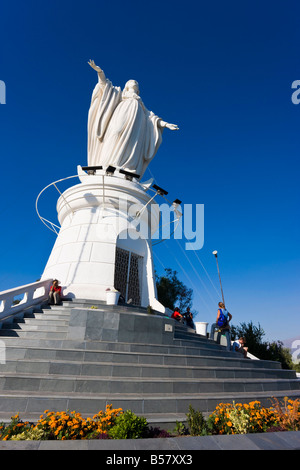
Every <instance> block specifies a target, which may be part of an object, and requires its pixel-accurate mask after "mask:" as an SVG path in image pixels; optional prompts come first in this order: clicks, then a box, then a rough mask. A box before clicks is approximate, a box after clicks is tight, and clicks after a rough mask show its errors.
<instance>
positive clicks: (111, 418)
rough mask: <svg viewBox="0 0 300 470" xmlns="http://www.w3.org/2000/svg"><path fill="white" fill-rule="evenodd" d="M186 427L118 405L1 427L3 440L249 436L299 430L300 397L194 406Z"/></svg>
mask: <svg viewBox="0 0 300 470" xmlns="http://www.w3.org/2000/svg"><path fill="white" fill-rule="evenodd" d="M187 424H188V427H186V426H185V425H184V424H183V423H179V422H177V423H176V427H175V429H174V430H173V431H172V432H168V431H165V430H161V429H159V428H152V427H149V425H148V423H147V420H146V419H145V418H143V417H138V416H136V415H135V414H134V413H133V412H132V411H130V410H127V411H125V412H124V411H123V410H122V409H121V408H117V409H113V408H112V405H107V407H106V410H105V411H99V413H98V414H96V415H95V416H93V418H83V417H82V416H81V414H80V413H76V412H75V411H72V412H64V411H63V412H53V411H49V410H46V411H45V412H44V414H43V415H42V416H41V417H40V419H39V420H38V422H37V423H29V422H23V421H22V420H20V418H19V414H17V415H15V416H13V417H12V418H11V422H10V423H9V424H7V425H4V424H3V423H2V425H0V439H1V440H5V441H7V440H67V439H71V440H76V439H139V438H155V437H171V436H178V435H192V436H199V435H216V434H246V433H257V432H268V431H299V430H300V401H299V399H297V400H290V399H288V398H287V397H285V398H284V401H283V403H280V402H279V401H278V400H277V399H273V403H272V406H271V407H270V408H265V407H262V406H261V403H260V402H259V401H253V402H250V403H249V404H242V403H234V402H233V403H221V404H219V405H218V406H217V407H216V409H215V411H214V412H213V413H212V414H211V415H210V416H209V417H208V418H207V419H205V418H204V417H203V415H202V413H201V412H200V411H195V410H194V409H193V408H192V407H191V405H190V407H189V412H188V413H187Z"/></svg>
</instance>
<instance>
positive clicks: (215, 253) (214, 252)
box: [212, 250, 218, 258]
mask: <svg viewBox="0 0 300 470" xmlns="http://www.w3.org/2000/svg"><path fill="white" fill-rule="evenodd" d="M212 254H213V255H215V257H216V258H217V255H218V252H217V250H215V251H213V252H212Z"/></svg>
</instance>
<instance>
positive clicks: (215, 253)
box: [212, 250, 225, 305]
mask: <svg viewBox="0 0 300 470" xmlns="http://www.w3.org/2000/svg"><path fill="white" fill-rule="evenodd" d="M212 254H213V255H215V257H216V262H217V268H218V274H219V280H220V286H221V293H222V300H223V304H224V305H225V300H224V294H223V288H222V282H221V276H220V269H219V263H218V252H217V250H215V251H213V252H212Z"/></svg>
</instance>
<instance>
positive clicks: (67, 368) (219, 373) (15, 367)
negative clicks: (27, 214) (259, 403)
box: [0, 357, 296, 380]
mask: <svg viewBox="0 0 300 470" xmlns="http://www.w3.org/2000/svg"><path fill="white" fill-rule="evenodd" d="M247 366H248V367H236V366H235V367H228V366H227V367H226V366H223V367H214V368H212V367H211V366H210V367H209V366H201V365H197V366H185V367H182V366H176V365H163V364H162V365H153V364H140V363H137V364H132V363H124V362H120V363H117V362H102V363H101V362H95V361H92V362H88V361H84V362H82V361H75V360H73V361H72V360H66V359H64V360H58V359H42V358H40V357H39V358H34V359H17V360H7V361H6V363H5V364H0V374H2V375H4V374H5V373H6V372H9V373H12V372H13V373H15V374H19V373H26V374H36V373H37V374H38V373H41V374H58V375H65V376H86V375H87V376H95V377H101V376H105V377H106V376H112V377H124V376H125V377H141V378H142V377H144V378H146V377H148V378H150V377H161V378H194V379H199V378H217V379H218V378H222V379H227V378H230V379H234V378H236V379H241V378H251V379H252V378H268V379H275V378H278V379H280V378H283V379H286V380H288V379H295V378H296V376H295V372H294V371H291V370H283V369H280V370H276V369H268V368H267V369H265V368H260V369H255V368H251V364H250V363H248V364H247Z"/></svg>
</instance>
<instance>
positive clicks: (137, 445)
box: [0, 431, 300, 459]
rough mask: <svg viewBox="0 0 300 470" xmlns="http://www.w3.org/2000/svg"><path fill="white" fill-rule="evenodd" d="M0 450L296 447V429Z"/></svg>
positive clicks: (4, 445) (12, 444)
mask: <svg viewBox="0 0 300 470" xmlns="http://www.w3.org/2000/svg"><path fill="white" fill-rule="evenodd" d="M0 450H101V451H112V450H113V451H115V450H119V451H124V452H125V451H129V450H133V451H137V452H138V451H143V458H145V459H147V454H145V451H146V452H147V451H163V450H165V451H169V452H171V453H172V454H174V455H175V453H176V452H180V453H181V455H183V454H184V452H185V451H197V450H300V431H286V432H275V433H261V434H239V435H219V436H201V437H192V436H183V437H177V438H162V439H160V438H158V439H126V440H114V439H112V440H82V441H79V440H78V441H0Z"/></svg>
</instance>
